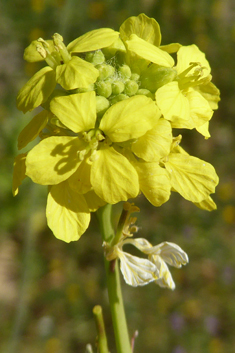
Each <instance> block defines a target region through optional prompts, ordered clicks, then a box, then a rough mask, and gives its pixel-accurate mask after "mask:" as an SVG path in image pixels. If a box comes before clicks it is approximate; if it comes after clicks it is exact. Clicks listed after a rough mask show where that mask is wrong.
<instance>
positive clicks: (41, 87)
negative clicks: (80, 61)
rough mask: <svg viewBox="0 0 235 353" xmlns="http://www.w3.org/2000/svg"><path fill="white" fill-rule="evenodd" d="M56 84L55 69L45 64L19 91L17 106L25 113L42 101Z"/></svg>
mask: <svg viewBox="0 0 235 353" xmlns="http://www.w3.org/2000/svg"><path fill="white" fill-rule="evenodd" d="M55 86H56V79H55V71H54V70H53V69H52V68H51V67H49V66H46V67H44V68H43V69H41V70H39V71H38V72H37V73H36V74H35V75H34V76H33V77H32V78H31V79H30V80H29V81H28V82H27V83H26V84H25V85H24V86H23V87H22V88H21V90H20V91H19V93H18V96H17V108H18V109H19V110H21V111H22V112H24V113H26V112H27V111H31V110H33V109H34V108H36V107H38V106H39V105H40V104H42V103H44V102H45V101H46V100H47V98H48V97H49V96H50V94H51V93H52V91H53V90H54V88H55Z"/></svg>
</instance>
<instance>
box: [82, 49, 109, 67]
mask: <svg viewBox="0 0 235 353" xmlns="http://www.w3.org/2000/svg"><path fill="white" fill-rule="evenodd" d="M85 60H86V61H89V62H90V63H92V64H93V65H98V64H103V62H104V61H105V57H104V54H103V53H102V51H101V50H96V51H95V52H93V53H87V54H86V57H85Z"/></svg>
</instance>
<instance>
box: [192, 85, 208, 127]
mask: <svg viewBox="0 0 235 353" xmlns="http://www.w3.org/2000/svg"><path fill="white" fill-rule="evenodd" d="M187 98H188V100H189V107H190V117H191V119H192V120H193V122H194V126H195V127H199V126H202V125H204V124H205V123H206V122H207V121H209V120H210V119H211V117H212V115H213V110H212V109H211V107H210V105H209V103H208V101H207V100H206V99H205V98H204V97H203V96H202V95H201V94H200V93H199V92H197V91H195V90H194V89H189V91H188V92H187Z"/></svg>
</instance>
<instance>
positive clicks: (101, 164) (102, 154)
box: [91, 147, 139, 204]
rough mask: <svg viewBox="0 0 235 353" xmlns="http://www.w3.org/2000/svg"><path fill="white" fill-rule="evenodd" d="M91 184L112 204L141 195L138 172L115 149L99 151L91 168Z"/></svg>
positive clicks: (99, 194)
mask: <svg viewBox="0 0 235 353" xmlns="http://www.w3.org/2000/svg"><path fill="white" fill-rule="evenodd" d="M91 184H92V186H93V188H94V191H95V192H96V194H97V195H98V196H99V197H100V198H101V199H103V200H104V201H106V202H107V203H110V204H115V203H117V202H119V201H127V200H128V199H129V198H133V197H136V196H137V195H138V193H139V181H138V175H137V172H136V170H135V169H134V167H133V166H132V165H131V163H130V162H129V161H128V159H127V158H125V157H124V156H123V155H121V154H120V153H118V152H116V151H115V150H114V148H113V147H107V148H103V149H100V150H98V151H97V153H96V155H95V160H94V161H93V163H92V167H91Z"/></svg>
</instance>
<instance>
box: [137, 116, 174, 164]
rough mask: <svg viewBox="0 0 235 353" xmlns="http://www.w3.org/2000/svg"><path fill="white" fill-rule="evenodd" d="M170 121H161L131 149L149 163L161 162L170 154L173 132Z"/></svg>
mask: <svg viewBox="0 0 235 353" xmlns="http://www.w3.org/2000/svg"><path fill="white" fill-rule="evenodd" d="M171 130H172V129H171V125H170V123H169V121H167V120H165V119H159V120H158V122H157V125H156V126H155V127H154V128H153V129H151V130H149V131H147V132H146V134H145V135H144V136H141V137H139V138H138V140H137V141H135V142H134V143H133V144H132V146H131V149H132V151H133V152H134V153H135V154H136V155H137V156H138V157H139V158H142V159H144V160H145V161H147V162H153V161H159V159H160V158H163V157H165V156H168V154H169V153H170V148H171V142H172V132H171Z"/></svg>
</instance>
